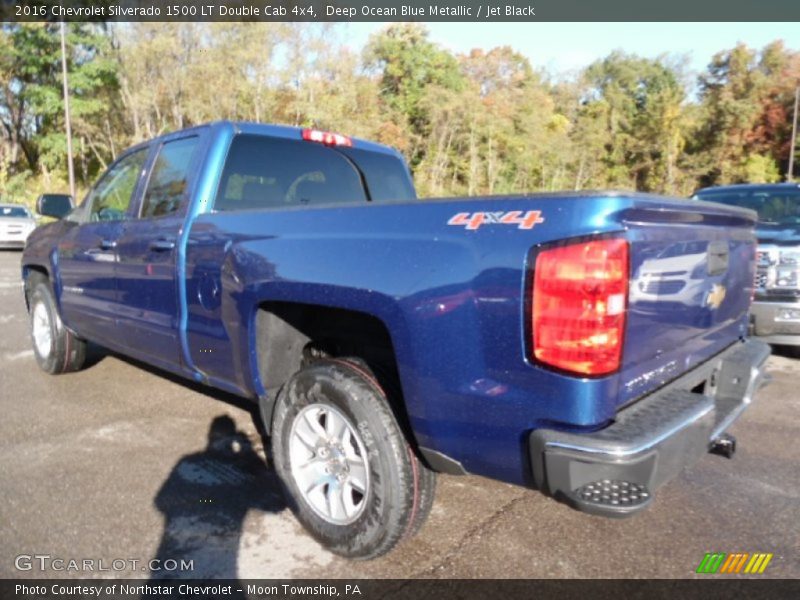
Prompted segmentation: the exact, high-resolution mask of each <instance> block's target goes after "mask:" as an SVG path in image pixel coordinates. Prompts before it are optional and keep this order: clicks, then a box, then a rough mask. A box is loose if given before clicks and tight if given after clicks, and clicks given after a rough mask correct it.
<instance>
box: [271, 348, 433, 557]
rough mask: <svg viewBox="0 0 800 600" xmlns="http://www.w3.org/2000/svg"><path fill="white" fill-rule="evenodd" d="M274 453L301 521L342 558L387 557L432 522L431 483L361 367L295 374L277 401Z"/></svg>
mask: <svg viewBox="0 0 800 600" xmlns="http://www.w3.org/2000/svg"><path fill="white" fill-rule="evenodd" d="M272 453H273V459H274V462H275V468H276V470H277V472H278V475H279V476H280V478H281V481H282V482H283V485H284V488H285V491H286V493H287V496H288V500H289V504H290V506H291V508H292V510H293V511H294V513H295V515H296V516H297V518H298V519H299V520H300V522H301V523H302V524H303V525H304V526H305V527H306V529H307V530H308V531H309V532H310V533H311V534H312V535H313V536H314V537H315V538H316V539H317V540H318V541H320V542H321V543H322V544H323V545H325V546H326V547H327V548H328V549H330V550H331V551H332V552H334V553H336V554H339V555H341V556H345V557H348V558H359V559H368V558H375V557H377V556H380V555H382V554H385V553H386V552H388V551H389V550H391V549H392V548H393V547H394V546H395V545H396V544H397V543H398V542H399V541H401V540H402V539H404V538H405V537H409V536H411V535H413V534H414V533H415V532H416V531H417V530H418V529H419V528H420V527H421V525H422V522H423V521H424V520H425V518H426V517H427V515H428V513H429V512H430V508H431V505H432V503H433V495H434V488H435V474H434V473H433V472H432V471H430V470H428V469H427V468H426V467H425V466H424V465H423V464H422V463H421V462H420V461H419V459H418V458H417V457H416V455H415V454H414V452H413V450H412V449H411V447H410V446H409V444H408V443H407V441H406V439H405V437H404V436H403V433H402V431H401V428H400V426H399V425H398V422H397V420H396V418H395V416H394V414H393V413H392V410H391V408H390V406H389V402H388V400H387V398H386V395H385V393H384V392H383V390H382V388H381V387H380V385H379V384H378V383H377V381H376V380H375V379H374V378H373V377H372V374H371V373H370V372H369V371H368V370H367V369H366V368H365V367H362V366H360V365H357V364H353V363H350V362H347V361H340V360H324V361H320V362H318V363H315V364H313V365H311V366H309V367H306V368H304V369H302V370H300V371H298V372H297V373H296V374H295V375H294V376H293V377H292V378H291V379H290V380H289V381H288V382H287V383H286V385H285V386H284V388H283V390H282V391H281V393H280V395H279V397H278V399H277V405H276V407H275V419H274V423H273V428H272Z"/></svg>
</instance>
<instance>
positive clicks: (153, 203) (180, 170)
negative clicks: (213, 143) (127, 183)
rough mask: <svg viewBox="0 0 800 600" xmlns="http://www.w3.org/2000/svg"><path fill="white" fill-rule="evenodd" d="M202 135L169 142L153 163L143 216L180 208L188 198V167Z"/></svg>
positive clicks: (159, 215)
mask: <svg viewBox="0 0 800 600" xmlns="http://www.w3.org/2000/svg"><path fill="white" fill-rule="evenodd" d="M198 142H199V138H198V137H196V136H195V137H189V138H183V139H180V140H174V141H171V142H167V143H166V144H164V145H163V146H162V147H161V150H160V151H159V153H158V158H157V159H156V162H155V164H154V165H153V170H152V173H151V174H150V181H149V182H148V184H147V191H146V192H145V195H144V204H143V206H142V213H141V217H142V218H143V219H144V218H149V217H161V216H164V215H169V214H172V213H174V212H177V211H178V209H179V208H180V207H181V206H182V205H183V204H184V201H185V200H187V198H188V193H189V171H190V169H191V166H192V158H193V157H194V155H195V150H196V149H197V147H198Z"/></svg>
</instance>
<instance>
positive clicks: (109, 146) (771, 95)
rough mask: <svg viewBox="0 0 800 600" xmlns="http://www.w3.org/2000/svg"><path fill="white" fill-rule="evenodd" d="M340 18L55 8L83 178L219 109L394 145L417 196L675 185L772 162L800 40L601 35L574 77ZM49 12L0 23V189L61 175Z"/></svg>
mask: <svg viewBox="0 0 800 600" xmlns="http://www.w3.org/2000/svg"><path fill="white" fill-rule="evenodd" d="M345 34H346V30H345V29H343V27H342V26H341V25H337V24H325V25H319V24H307V23H181V24H163V23H155V24H153V23H124V24H114V25H102V24H76V23H72V24H70V25H69V29H68V36H67V58H68V73H69V87H70V95H71V116H72V133H73V135H72V137H73V154H74V160H75V171H76V178H77V181H78V187H79V189H81V190H82V191H83V190H85V189H87V187H88V186H89V185H91V183H92V181H93V180H94V179H95V178H96V177H97V175H98V174H99V173H100V172H102V170H103V169H105V168H106V167H107V166H108V164H109V163H110V162H111V161H113V160H114V158H115V157H116V156H117V155H118V154H119V153H120V152H121V151H122V150H124V149H125V148H126V147H128V146H130V145H132V144H134V143H137V142H140V141H142V140H145V139H148V138H151V137H153V136H156V135H159V134H162V133H165V132H168V131H173V130H176V129H180V128H183V127H188V126H191V125H195V124H199V123H203V122H207V121H212V120H218V119H232V120H248V121H260V122H271V123H284V124H290V125H297V126H313V127H318V128H321V129H329V130H333V131H337V132H341V133H346V134H350V135H355V136H360V137H365V138H369V139H373V140H377V141H380V142H383V143H386V144H390V145H392V146H394V147H396V148H398V149H399V150H400V151H401V152H403V154H404V155H405V156H406V158H407V159H408V162H409V165H410V166H411V169H412V172H413V174H414V179H415V182H416V185H417V189H418V192H419V194H420V195H421V196H442V195H464V194H469V195H476V194H499V193H511V192H523V191H531V192H532V191H552V190H580V189H600V188H624V189H634V190H639V191H645V192H658V193H666V194H672V195H677V196H686V195H689V194H690V193H691V192H692V191H693V190H694V189H696V188H697V187H700V186H706V185H715V184H724V183H735V182H773V181H779V180H782V179H783V177H784V176H785V173H786V168H787V163H788V157H789V150H790V137H791V121H792V108H793V101H794V91H795V88H796V87H797V86H798V85H800V52H798V51H795V50H792V49H789V48H787V47H785V45H784V44H783V42H781V41H775V42H772V43H770V44H769V45H767V46H766V47H764V48H761V49H753V48H749V47H747V46H746V45H744V44H738V45H737V46H736V47H734V48H730V49H727V50H721V51H720V52H719V53H717V54H716V55H715V56H714V57H713V58H712V60H711V62H710V64H709V65H708V66H707V67H706V69H705V70H704V71H703V72H702V73H700V74H699V76H698V75H692V74H691V73H690V72H689V70H688V67H687V64H686V60H685V59H681V58H680V57H674V56H670V55H664V56H662V57H659V58H657V59H651V58H644V57H640V56H636V55H632V54H626V53H623V52H613V53H611V54H610V55H608V56H606V57H605V58H603V59H600V60H598V61H596V62H595V63H593V64H591V65H589V66H588V67H586V68H585V69H583V70H582V71H581V72H580V73H578V74H577V75H576V76H573V77H570V78H563V77H561V78H557V77H554V76H553V74H550V73H547V72H545V71H542V70H537V69H535V68H534V67H533V66H532V65H531V63H530V61H529V60H528V58H526V57H525V56H523V55H522V54H520V53H518V52H516V51H514V50H513V49H511V48H509V47H498V48H492V49H474V50H472V51H471V52H469V53H468V54H464V55H461V54H454V53H452V52H450V51H448V50H446V49H444V48H442V47H440V46H439V45H437V44H435V43H433V42H432V41H431V40H430V38H429V35H428V32H427V30H426V29H425V27H424V26H422V25H419V24H413V23H398V24H392V25H388V26H386V27H384V28H383V29H382V30H380V31H378V32H377V33H375V34H374V35H373V36H372V37H371V38H370V40H369V42H368V43H367V45H366V47H365V48H364V49H363V51H362V52H360V53H355V52H353V51H352V50H350V49H349V47H348V45H347V44H346V40H345V39H343V36H344V35H345ZM60 51H61V47H60V37H59V31H58V25H57V24H17V23H6V24H3V25H2V27H1V28H0V196H2V198H3V199H11V200H15V201H18V202H26V203H29V204H30V203H31V202H32V201H33V200H34V198H35V197H36V195H38V193H40V192H41V191H45V190H47V191H64V190H66V189H67V185H66V172H67V162H66V136H65V133H64V108H63V98H62V88H61V85H62V84H61V62H60V61H61V54H60Z"/></svg>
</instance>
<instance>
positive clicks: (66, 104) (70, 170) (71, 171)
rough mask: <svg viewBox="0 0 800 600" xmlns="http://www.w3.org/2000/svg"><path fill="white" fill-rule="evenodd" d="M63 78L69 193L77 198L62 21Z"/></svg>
mask: <svg viewBox="0 0 800 600" xmlns="http://www.w3.org/2000/svg"><path fill="white" fill-rule="evenodd" d="M61 76H62V79H63V83H64V122H65V123H66V126H67V172H68V173H69V193H70V196H72V197H73V198H74V197H75V168H74V167H73V165H72V125H71V123H70V120H69V84H68V83H67V34H66V25H65V24H64V21H61Z"/></svg>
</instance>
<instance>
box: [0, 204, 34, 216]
mask: <svg viewBox="0 0 800 600" xmlns="http://www.w3.org/2000/svg"><path fill="white" fill-rule="evenodd" d="M31 216H32V215H31V213H30V212H29V211H28V209H27V208H25V207H24V206H0V217H9V218H12V217H27V218H30V217H31Z"/></svg>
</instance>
